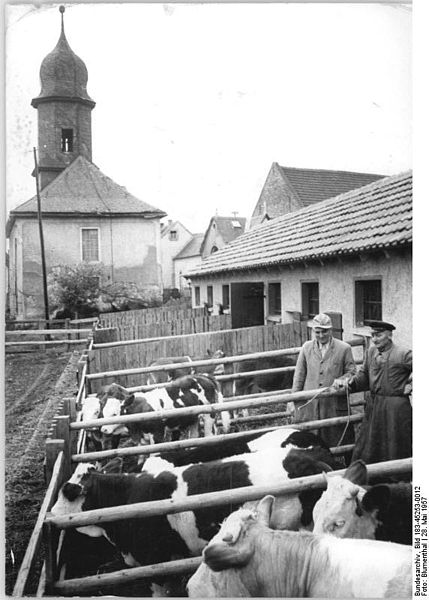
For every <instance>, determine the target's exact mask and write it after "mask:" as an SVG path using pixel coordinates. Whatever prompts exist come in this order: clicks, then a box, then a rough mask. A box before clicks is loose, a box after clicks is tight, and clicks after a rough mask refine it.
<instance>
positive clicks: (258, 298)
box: [231, 281, 264, 329]
mask: <svg viewBox="0 0 429 600" xmlns="http://www.w3.org/2000/svg"><path fill="white" fill-rule="evenodd" d="M255 325H264V284H263V282H262V281H256V282H251V283H249V282H246V283H231V327H232V328H233V329H238V328H239V327H253V326H255Z"/></svg>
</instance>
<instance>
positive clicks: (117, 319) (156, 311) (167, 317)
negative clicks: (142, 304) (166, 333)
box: [100, 306, 207, 327]
mask: <svg viewBox="0 0 429 600" xmlns="http://www.w3.org/2000/svg"><path fill="white" fill-rule="evenodd" d="M206 314H207V311H206V309H205V308H175V307H169V306H160V307H159V308H143V309H140V310H127V311H121V312H114V313H102V314H101V315H100V323H101V325H102V327H126V326H134V325H150V324H152V323H162V322H163V321H171V320H173V319H177V320H182V319H190V318H192V317H204V316H205V315H206Z"/></svg>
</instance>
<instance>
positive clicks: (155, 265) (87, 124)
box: [7, 21, 165, 318]
mask: <svg viewBox="0 0 429 600" xmlns="http://www.w3.org/2000/svg"><path fill="white" fill-rule="evenodd" d="M40 80H41V92H40V94H39V96H37V98H34V99H33V100H32V106H33V107H34V108H36V109H37V113H38V148H39V157H38V162H39V166H38V170H39V173H40V188H41V193H40V198H41V213H42V216H43V230H44V245H45V255H46V266H47V271H48V273H49V271H50V270H51V269H52V268H53V267H55V266H57V265H60V264H67V265H74V264H77V263H79V262H81V261H84V262H90V263H94V264H97V263H102V264H103V265H104V267H105V269H104V275H103V279H105V281H102V282H101V283H113V282H117V281H126V282H133V283H135V284H137V286H138V287H139V288H140V289H148V290H150V291H151V292H153V293H159V292H160V291H161V288H162V280H161V264H160V219H161V218H162V217H164V216H165V213H164V212H163V211H162V210H160V209H158V208H155V207H153V206H151V205H150V204H148V203H146V202H143V201H141V200H139V199H138V198H136V197H134V196H133V195H132V194H130V193H129V192H128V191H127V190H126V189H125V188H124V187H123V186H121V185H118V184H117V183H115V182H114V181H113V180H112V179H110V178H109V177H107V176H106V175H105V174H104V173H102V172H101V171H100V170H99V169H98V167H96V166H95V165H94V164H93V162H92V149H91V148H92V137H91V111H92V109H93V108H94V106H95V102H94V101H93V100H92V99H91V98H90V97H89V95H88V92H87V87H86V86H87V80H88V72H87V69H86V66H85V64H84V62H83V61H82V60H81V59H80V58H79V57H78V56H76V54H74V52H73V51H72V49H71V48H70V46H69V44H68V42H67V39H66V36H65V33H64V23H63V21H62V24H61V34H60V38H59V40H58V43H57V45H56V46H55V48H54V50H53V51H52V52H51V53H50V54H48V55H47V56H46V57H45V58H44V60H43V61H42V65H41V68H40ZM37 210H38V209H37V197H36V196H34V197H33V198H31V199H30V200H28V201H26V202H24V203H23V204H21V205H20V206H18V207H17V208H15V209H14V210H12V211H11V212H10V216H9V220H8V223H7V237H8V238H9V247H10V288H9V292H10V293H9V302H10V312H11V315H13V316H16V317H18V318H29V317H33V316H40V315H42V314H43V292H42V289H43V285H42V260H41V250H40V238H39V229H38V218H37V217H38V212H37ZM125 241H126V243H124V242H125Z"/></svg>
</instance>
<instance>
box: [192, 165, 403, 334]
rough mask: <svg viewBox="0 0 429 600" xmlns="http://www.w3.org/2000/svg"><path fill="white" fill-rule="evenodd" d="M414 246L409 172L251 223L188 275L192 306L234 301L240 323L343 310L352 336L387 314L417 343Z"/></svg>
mask: <svg viewBox="0 0 429 600" xmlns="http://www.w3.org/2000/svg"><path fill="white" fill-rule="evenodd" d="M411 246H412V173H411V172H406V173H403V174H399V175H395V176H390V177H385V178H383V179H380V180H378V181H375V182H373V183H370V184H369V185H366V186H364V187H361V188H359V189H357V190H352V191H349V192H346V193H345V194H341V195H339V196H336V197H334V198H330V199H328V200H324V201H321V202H318V203H316V204H313V205H309V206H307V207H306V208H304V209H302V210H299V211H295V212H293V213H290V214H286V215H283V216H280V217H278V218H276V219H273V220H272V221H269V222H267V223H265V224H262V225H260V226H259V227H255V228H253V229H251V230H249V231H248V232H246V233H245V234H244V235H242V236H240V238H238V239H237V240H235V241H233V242H231V243H230V244H229V245H228V246H227V247H225V248H223V249H222V250H219V252H216V253H215V254H213V255H211V256H209V257H208V258H207V259H206V260H204V261H203V263H202V264H201V266H200V267H199V268H198V269H194V270H193V271H191V272H189V273H188V274H187V276H188V277H189V278H190V279H191V282H192V287H193V306H198V305H200V304H202V303H204V302H206V301H207V300H208V298H213V301H214V302H215V303H216V302H220V303H222V304H224V305H228V306H229V305H230V307H231V319H232V327H233V328H236V327H247V326H252V325H263V324H266V323H270V322H274V323H288V322H292V320H293V319H294V318H296V317H297V315H299V316H300V318H301V320H304V321H306V320H310V319H311V318H312V316H313V315H314V314H316V313H318V312H322V311H323V312H336V313H341V315H342V320H343V321H342V323H343V325H342V326H343V329H344V338H345V339H350V338H351V337H352V336H353V334H354V333H359V332H360V333H363V332H365V331H366V327H365V323H366V321H367V319H384V320H388V321H392V322H393V323H395V324H396V326H397V332H395V334H396V335H395V339H397V341H398V342H399V343H400V342H402V343H406V344H411V338H412V334H411V331H412V328H411V319H410V316H411V310H412V301H411V277H412V268H411Z"/></svg>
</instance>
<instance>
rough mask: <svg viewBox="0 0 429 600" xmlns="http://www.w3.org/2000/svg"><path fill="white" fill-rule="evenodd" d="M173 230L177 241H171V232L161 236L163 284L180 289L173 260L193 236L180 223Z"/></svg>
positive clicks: (173, 226) (173, 225)
mask: <svg viewBox="0 0 429 600" xmlns="http://www.w3.org/2000/svg"><path fill="white" fill-rule="evenodd" d="M171 228H172V229H173V230H174V231H177V240H170V232H169V231H166V233H165V235H162V236H161V264H162V282H163V285H164V287H179V286H178V284H177V281H176V277H175V273H174V265H173V258H174V257H175V256H176V255H177V254H179V252H180V250H182V248H184V247H185V246H186V244H187V243H188V242H189V241H190V240H191V239H192V234H191V233H190V232H189V231H188V230H187V229H186V228H185V227H184V226H183V225H182V224H181V223H178V222H176V223H175V224H172V227H171Z"/></svg>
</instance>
